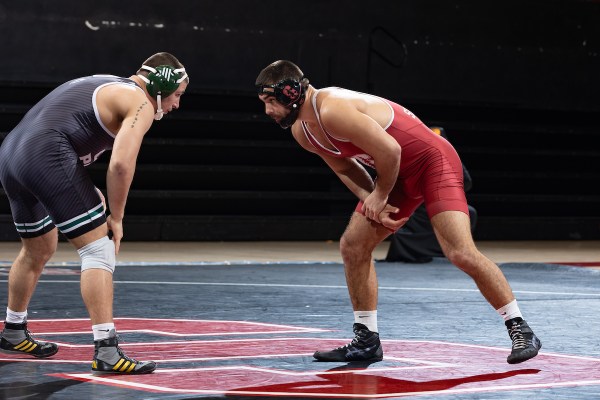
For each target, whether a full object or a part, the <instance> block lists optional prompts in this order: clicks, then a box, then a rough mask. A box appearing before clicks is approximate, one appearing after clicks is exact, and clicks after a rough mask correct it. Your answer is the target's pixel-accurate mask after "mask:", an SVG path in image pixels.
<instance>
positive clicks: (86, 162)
mask: <svg viewBox="0 0 600 400" xmlns="http://www.w3.org/2000/svg"><path fill="white" fill-rule="evenodd" d="M104 152H105V150H102V151H101V152H100V153H98V154H96V155H94V157H93V158H92V153H88V154H86V155H85V156H81V157H79V159H80V160H81V161H82V162H83V166H84V167H87V166H88V165H90V164H91V163H93V162H94V161H96V160H97V159H98V157H100V156H101V155H102V153H104Z"/></svg>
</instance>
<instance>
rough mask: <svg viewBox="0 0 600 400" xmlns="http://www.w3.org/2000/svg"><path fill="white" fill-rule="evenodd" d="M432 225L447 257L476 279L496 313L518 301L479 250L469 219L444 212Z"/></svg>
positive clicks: (495, 267) (503, 279) (458, 213)
mask: <svg viewBox="0 0 600 400" xmlns="http://www.w3.org/2000/svg"><path fill="white" fill-rule="evenodd" d="M431 224H432V225H433V228H434V231H435V234H436V236H437V238H438V241H439V242H440V245H441V246H442V249H443V251H444V254H445V255H446V257H448V259H449V260H450V262H452V263H453V264H454V265H456V266H457V267H458V268H460V269H461V270H462V271H464V272H465V273H467V274H468V275H469V276H470V277H471V278H473V280H474V281H475V283H476V284H477V287H478V288H479V290H480V291H481V294H482V295H483V297H485V298H486V300H487V301H488V302H489V303H490V304H491V305H492V307H494V309H498V308H500V307H503V306H505V305H506V304H508V303H510V302H511V301H513V300H514V299H515V297H514V295H513V293H512V289H511V288H510V285H509V284H508V281H507V280H506V278H505V277H504V274H503V273H502V271H501V270H500V268H498V266H497V265H496V264H495V263H494V262H492V261H491V260H490V259H489V258H487V257H486V256H484V255H483V254H482V253H481V252H480V251H479V250H478V249H477V247H476V246H475V243H474V242H473V237H472V236H471V227H470V221H469V216H468V215H466V214H465V213H463V212H460V211H444V212H441V213H439V214H436V215H434V216H433V217H432V218H431Z"/></svg>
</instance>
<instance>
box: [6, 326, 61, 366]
mask: <svg viewBox="0 0 600 400" xmlns="http://www.w3.org/2000/svg"><path fill="white" fill-rule="evenodd" d="M13 337H14V338H15V339H16V340H13ZM11 341H12V342H11ZM13 342H15V343H16V344H13ZM0 349H1V350H3V351H6V352H12V353H22V354H29V355H32V356H34V357H37V358H46V357H51V356H53V355H55V354H56V352H58V345H57V344H56V343H51V342H39V341H37V340H35V339H34V338H32V337H31V334H30V333H29V331H28V330H27V322H24V323H22V324H12V323H10V322H5V323H4V330H3V331H2V335H1V338H0Z"/></svg>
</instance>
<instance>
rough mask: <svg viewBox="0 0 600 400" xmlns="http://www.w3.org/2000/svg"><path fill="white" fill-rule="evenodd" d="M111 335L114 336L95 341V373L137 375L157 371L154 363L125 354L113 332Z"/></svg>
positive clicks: (93, 365) (93, 368) (93, 362)
mask: <svg viewBox="0 0 600 400" xmlns="http://www.w3.org/2000/svg"><path fill="white" fill-rule="evenodd" d="M111 335H114V336H112V337H109V338H108V339H104V340H96V341H94V348H95V351H94V360H93V361H92V372H93V373H95V374H121V375H137V374H149V373H151V372H153V371H154V370H155V369H156V363H155V362H154V361H137V360H134V359H133V358H130V357H127V356H126V355H125V354H123V350H121V348H120V347H119V341H118V339H117V336H116V334H115V333H114V331H113V332H111ZM100 357H102V358H104V359H102V358H100ZM105 357H106V358H105Z"/></svg>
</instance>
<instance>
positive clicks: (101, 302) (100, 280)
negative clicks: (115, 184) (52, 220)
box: [70, 223, 113, 325]
mask: <svg viewBox="0 0 600 400" xmlns="http://www.w3.org/2000/svg"><path fill="white" fill-rule="evenodd" d="M107 235H108V228H107V225H106V223H104V224H103V225H101V226H99V227H97V228H95V229H93V230H91V231H90V232H87V233H85V234H83V235H81V236H78V237H76V238H74V239H70V242H71V243H72V244H73V245H74V246H75V247H76V248H77V250H79V249H81V248H82V247H84V246H86V245H88V244H90V243H92V242H95V241H96V240H99V239H101V238H103V237H105V236H107ZM81 297H82V298H83V302H84V303H85V306H86V308H87V310H88V313H89V314H90V319H91V321H92V325H98V324H105V323H112V322H113V275H112V273H110V272H109V271H107V270H105V269H102V268H100V266H99V267H98V268H91V269H86V270H84V271H82V272H81Z"/></svg>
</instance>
